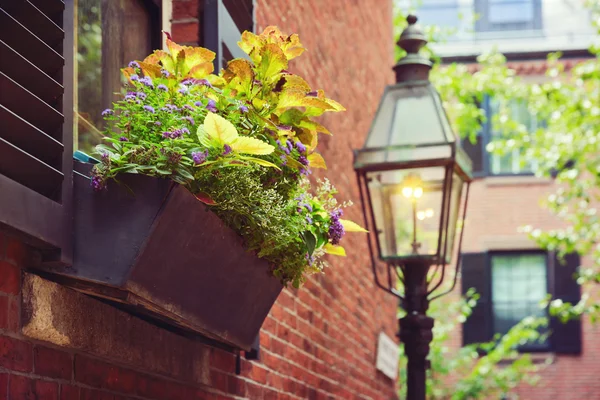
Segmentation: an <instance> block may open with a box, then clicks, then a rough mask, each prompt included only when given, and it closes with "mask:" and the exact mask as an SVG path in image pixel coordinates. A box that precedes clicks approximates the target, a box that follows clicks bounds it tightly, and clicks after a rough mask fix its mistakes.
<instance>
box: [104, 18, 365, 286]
mask: <svg viewBox="0 0 600 400" xmlns="http://www.w3.org/2000/svg"><path fill="white" fill-rule="evenodd" d="M239 44H240V47H241V48H242V49H243V50H244V51H246V53H248V55H249V57H250V59H251V60H252V62H251V61H248V60H245V59H235V60H232V61H231V62H229V64H228V65H227V67H226V68H225V69H224V70H222V71H220V73H219V75H215V74H213V73H212V72H213V59H214V57H215V54H214V53H213V52H212V51H210V50H207V49H204V48H201V47H189V46H180V45H178V44H176V43H175V42H173V41H172V40H170V37H169V38H168V39H167V48H168V51H163V50H156V51H155V52H154V53H153V54H151V55H149V56H148V57H146V58H145V59H144V60H143V61H132V62H131V63H130V64H129V66H128V67H126V68H123V69H122V72H123V75H124V76H125V78H126V81H127V83H126V85H125V89H126V92H125V93H124V94H123V99H122V100H119V101H117V102H115V103H114V104H113V108H112V109H108V110H105V111H104V112H103V116H104V119H105V121H106V122H107V129H106V136H107V137H106V138H105V142H106V144H102V145H99V146H97V151H98V153H99V154H100V158H101V162H100V164H98V165H96V167H95V169H94V172H93V178H92V185H93V186H94V187H95V188H96V189H98V190H101V189H104V188H105V187H106V184H107V182H108V180H110V179H117V178H118V175H119V174H122V173H140V174H145V175H150V176H155V177H159V178H167V179H171V180H173V181H174V182H176V183H178V184H181V185H184V186H185V187H186V188H187V189H189V190H190V192H192V193H193V194H195V195H196V197H197V198H198V200H199V201H201V202H203V203H205V204H206V205H208V206H209V207H210V209H211V210H212V211H213V212H215V213H216V214H217V215H218V216H219V217H220V218H221V219H223V220H224V221H225V222H226V223H227V224H228V226H230V227H231V228H232V229H234V230H235V231H236V232H238V233H239V234H240V235H241V236H242V237H243V238H244V241H245V245H246V247H247V248H248V250H250V251H254V252H256V254H257V256H258V257H262V258H265V259H266V260H268V261H269V262H270V263H271V265H272V269H273V274H274V275H275V276H276V277H278V278H279V279H280V280H281V281H282V283H284V284H288V283H291V284H292V285H293V286H295V287H298V286H299V285H300V284H301V283H302V281H303V280H304V279H305V275H306V274H307V273H313V272H320V271H322V270H323V268H324V267H325V265H326V264H325V261H324V260H323V259H322V256H323V255H324V254H325V253H330V254H334V255H345V250H344V249H343V248H342V247H340V246H339V245H338V243H339V240H340V239H341V237H342V236H343V234H344V233H345V230H347V231H361V230H362V231H364V230H363V229H362V228H360V227H359V226H358V225H356V224H354V223H352V222H351V221H346V220H342V219H341V218H340V217H341V215H342V207H344V206H346V205H348V204H338V203H337V201H336V200H335V198H334V197H333V196H334V194H335V193H336V191H335V189H334V188H333V186H331V184H330V183H329V182H328V181H325V182H321V183H320V185H319V186H318V187H316V188H311V185H310V182H309V180H308V179H307V175H309V174H310V172H311V168H326V165H325V161H324V159H323V157H322V156H321V155H320V154H319V153H317V152H316V151H315V148H316V146H317V137H318V133H325V134H329V131H328V130H327V129H326V128H325V127H323V126H322V125H320V124H319V123H318V122H317V121H315V120H314V117H315V116H319V115H321V114H322V113H323V112H327V111H343V110H344V108H343V107H342V106H341V105H340V104H339V103H337V102H336V101H334V100H331V99H329V98H327V97H326V96H325V94H324V93H323V91H322V90H312V88H311V87H310V86H309V85H308V83H307V82H306V81H304V79H302V78H301V77H300V76H297V75H294V74H291V73H289V72H287V71H286V68H287V67H288V61H289V60H291V59H293V58H295V57H297V56H299V55H300V54H301V53H302V51H303V50H304V48H303V47H302V45H301V43H300V40H299V38H298V36H297V35H291V36H286V35H283V34H282V33H281V32H279V30H278V29H277V28H275V27H268V28H267V29H266V30H265V31H264V32H263V33H262V34H261V35H255V34H252V33H249V32H244V34H243V35H242V41H241V42H240V43H239ZM313 191H314V193H313ZM198 206H201V204H200V203H199V204H198Z"/></svg>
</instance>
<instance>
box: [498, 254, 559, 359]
mask: <svg viewBox="0 0 600 400" xmlns="http://www.w3.org/2000/svg"><path fill="white" fill-rule="evenodd" d="M547 272H548V271H547V266H546V254H545V253H508V254H502V253H500V254H492V255H491V275H492V276H491V280H492V283H491V286H492V319H493V321H492V326H493V333H494V334H496V333H500V334H505V333H507V332H508V331H509V330H510V329H511V328H512V327H513V326H515V325H516V324H517V323H518V322H519V321H521V320H522V319H523V318H526V317H529V316H532V317H544V316H546V312H545V310H543V309H541V308H540V306H539V305H540V302H541V301H542V300H544V298H545V297H546V293H548V273H547ZM531 346H534V347H541V348H544V347H546V346H547V343H545V342H544V343H535V344H531Z"/></svg>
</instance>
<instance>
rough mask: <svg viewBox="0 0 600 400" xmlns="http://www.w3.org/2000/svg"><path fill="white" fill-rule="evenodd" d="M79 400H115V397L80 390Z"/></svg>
mask: <svg viewBox="0 0 600 400" xmlns="http://www.w3.org/2000/svg"><path fill="white" fill-rule="evenodd" d="M79 398H80V400H115V396H114V395H112V394H110V393H106V392H101V391H99V390H93V389H87V388H81V394H80V397H79Z"/></svg>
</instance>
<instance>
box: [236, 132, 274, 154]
mask: <svg viewBox="0 0 600 400" xmlns="http://www.w3.org/2000/svg"><path fill="white" fill-rule="evenodd" d="M231 148H232V149H233V150H234V151H237V152H238V153H244V154H256V155H266V154H271V153H272V152H273V151H274V150H275V148H274V147H273V146H271V145H270V144H268V143H265V142H263V141H262V140H260V139H256V138H253V137H247V136H239V137H238V138H237V139H235V140H234V141H232V142H231Z"/></svg>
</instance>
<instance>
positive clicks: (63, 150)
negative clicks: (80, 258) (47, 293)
mask: <svg viewBox="0 0 600 400" xmlns="http://www.w3.org/2000/svg"><path fill="white" fill-rule="evenodd" d="M73 18H74V16H73V0H66V1H61V0H0V228H3V229H8V230H10V231H11V233H17V234H19V235H21V236H22V237H23V238H24V239H25V240H27V241H28V242H30V243H31V244H34V245H36V246H38V247H41V248H43V249H46V250H47V252H46V253H45V254H46V256H47V257H48V258H47V259H46V260H47V261H59V260H60V261H63V262H69V261H70V258H71V240H70V232H71V231H70V222H69V221H70V212H71V189H72V165H73V164H72V154H73V147H72V145H73V138H72V135H73V133H72V125H73V117H72V114H73V93H72V91H73V90H72V81H73V23H74V20H73Z"/></svg>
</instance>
